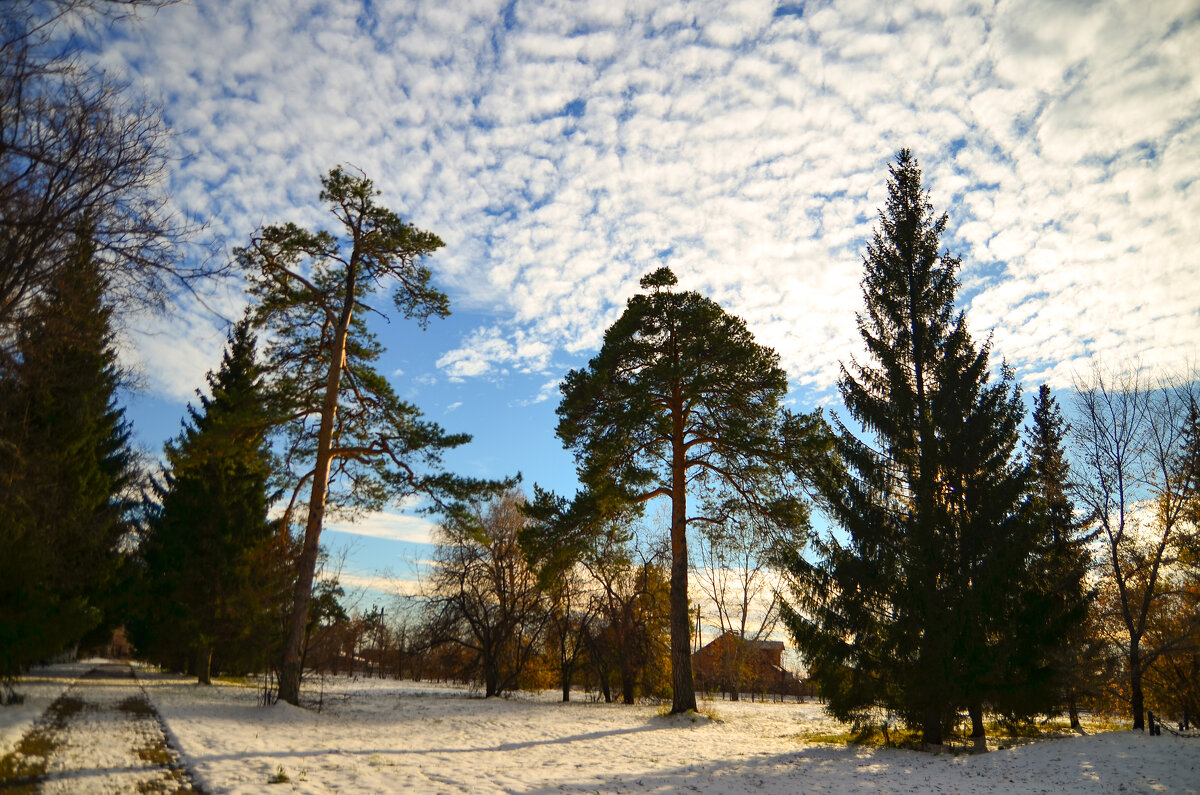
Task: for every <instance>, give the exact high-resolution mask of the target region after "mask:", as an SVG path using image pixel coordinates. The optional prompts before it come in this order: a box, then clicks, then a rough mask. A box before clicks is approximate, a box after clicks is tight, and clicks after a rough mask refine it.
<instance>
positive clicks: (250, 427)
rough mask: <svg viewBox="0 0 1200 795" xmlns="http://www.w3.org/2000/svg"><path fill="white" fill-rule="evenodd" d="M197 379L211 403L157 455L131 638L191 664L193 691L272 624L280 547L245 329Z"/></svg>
mask: <svg viewBox="0 0 1200 795" xmlns="http://www.w3.org/2000/svg"><path fill="white" fill-rule="evenodd" d="M207 380H208V384H209V389H210V390H211V392H212V395H211V397H209V396H206V395H204V394H200V395H199V399H200V406H199V407H198V408H194V407H192V406H191V405H189V406H188V419H187V420H186V421H185V422H184V427H183V431H182V432H181V433H180V434H179V436H177V437H176V438H175V439H174V440H172V441H171V442H170V443H168V445H167V448H166V458H167V469H166V472H165V473H164V476H163V480H162V482H161V483H159V484H157V486H156V490H157V492H158V496H159V499H160V507H159V509H158V510H157V512H156V514H155V516H154V518H153V519H152V521H151V523H150V533H149V537H148V538H147V539H146V541H145V544H144V548H143V556H144V559H145V562H146V577H147V583H148V594H147V595H148V596H149V599H147V600H146V601H147V606H148V607H149V608H150V614H149V615H147V616H145V617H144V618H143V626H142V628H141V633H140V634H141V637H140V638H135V640H141V641H142V642H144V643H146V644H148V645H149V646H150V647H152V648H155V651H156V652H157V655H158V656H160V657H162V658H164V659H163V661H165V662H171V663H173V664H175V665H179V663H180V662H184V661H181V660H180V659H179V656H180V655H181V654H185V653H186V654H191V655H194V656H193V657H192V659H191V660H187V661H186V662H190V663H191V664H192V666H193V670H194V671H195V673H196V675H197V677H198V679H199V681H201V682H203V683H208V682H209V681H210V674H211V666H212V660H213V655H214V652H218V651H219V650H224V651H225V659H226V661H227V662H228V661H229V660H230V659H231V658H236V657H237V654H236V651H237V649H236V648H233V647H235V646H236V645H237V644H239V642H241V643H242V645H245V643H246V642H249V641H250V640H251V636H252V635H255V634H257V633H263V632H267V631H269V627H270V625H271V624H272V623H276V624H277V623H278V622H279V620H280V617H279V615H278V614H277V615H276V616H275V621H274V622H271V621H269V620H265V619H266V616H264V614H263V611H264V610H265V611H266V612H267V614H269V613H270V612H271V607H272V597H271V593H270V590H271V589H270V588H269V586H270V584H271V581H272V577H271V574H272V572H271V571H270V568H271V566H270V565H265V564H264V561H270V560H272V559H273V558H272V556H271V555H270V554H268V553H269V550H268V549H267V548H268V547H272V546H278V545H279V544H280V543H282V542H281V540H280V539H279V538H277V535H278V534H277V533H276V531H275V529H274V527H273V525H272V523H270V522H268V520H267V509H268V494H267V488H268V486H267V483H268V478H269V477H270V474H271V468H272V467H271V452H270V448H269V445H268V442H267V434H268V432H269V430H270V429H271V427H272V421H271V420H272V418H271V413H270V410H269V408H268V403H267V399H266V394H265V391H264V387H263V384H262V368H261V366H260V365H259V363H258V362H257V360H256V357H255V339H254V335H253V333H252V331H251V329H250V323H249V321H248V320H243V321H241V322H240V323H238V324H237V325H235V326H234V328H233V329H232V331H231V332H230V334H229V339H228V344H227V347H226V350H225V353H224V356H223V358H222V360H221V366H220V368H219V369H218V370H217V372H216V373H211V372H210V373H209V374H208V376H207ZM275 601H276V602H278V600H277V599H276V600H275ZM275 608H276V613H278V611H279V610H281V609H282V605H280V604H275ZM172 657H174V658H175V659H171V658H172Z"/></svg>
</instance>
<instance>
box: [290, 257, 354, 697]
mask: <svg viewBox="0 0 1200 795" xmlns="http://www.w3.org/2000/svg"><path fill="white" fill-rule="evenodd" d="M348 279H349V282H350V287H351V289H349V290H348V291H347V295H348V298H347V301H346V306H345V308H344V309H343V311H342V317H341V318H339V323H338V329H337V333H336V334H335V335H334V339H333V349H332V350H331V351H330V354H331V355H330V357H329V375H328V376H327V377H326V379H325V402H324V404H323V405H322V407H321V428H320V430H319V432H318V434H317V461H316V465H315V466H314V467H313V482H312V491H311V492H310V495H309V500H308V521H307V522H306V523H305V526H304V546H303V548H302V549H301V552H300V560H299V561H298V563H297V572H296V589H295V592H294V596H293V598H292V615H291V619H290V624H289V625H288V635H287V642H286V643H285V644H284V647H283V664H282V665H281V666H280V671H279V698H281V699H283V700H284V701H286V702H287V703H289V704H294V705H299V703H300V675H301V669H302V667H303V660H302V655H303V653H304V631H305V628H306V627H307V625H308V606H309V603H310V602H311V601H312V585H313V579H314V577H315V576H316V571H317V553H318V552H319V551H320V545H321V527H322V523H323V521H324V519H325V497H326V496H327V494H328V491H329V470H330V466H331V464H332V463H333V425H334V420H335V418H336V417H337V408H338V389H339V387H340V385H341V379H342V367H343V366H344V365H345V362H346V339H347V337H348V336H349V327H350V311H351V307H353V305H354V298H353V296H354V291H353V289H352V288H353V276H350V277H348Z"/></svg>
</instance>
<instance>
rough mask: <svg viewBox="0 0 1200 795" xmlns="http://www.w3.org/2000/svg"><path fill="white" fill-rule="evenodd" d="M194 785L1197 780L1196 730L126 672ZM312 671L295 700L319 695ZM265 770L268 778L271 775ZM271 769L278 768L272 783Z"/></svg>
mask: <svg viewBox="0 0 1200 795" xmlns="http://www.w3.org/2000/svg"><path fill="white" fill-rule="evenodd" d="M87 667H88V666H87V665H84V664H80V665H76V666H63V667H59V668H56V669H53V670H52V671H50V672H40V673H39V675H36V676H35V677H33V681H32V682H31V683H29V684H23V685H22V686H21V687H20V688H19V689H20V690H21V691H22V692H25V693H26V694H27V700H26V704H25V705H24V706H22V707H19V708H16V710H12V709H0V737H3V740H4V742H5V744H6V746H9V747H11V744H12V742H14V736H19V733H18V732H19V730H21V725H24V726H25V728H28V723H29V722H30V721H31V720H32V717H31V715H33V714H34V712H35V711H36V709H37V706H38V705H41V706H42V708H43V709H44V703H43V702H45V703H49V700H52V699H53V697H54V695H56V694H57V693H58V692H62V690H63V689H64V688H65V687H66V686H67V685H69V684H70V682H71V678H72V675H75V676H78V675H80V674H81V673H82V672H83V671H85V670H86V669H87ZM129 686H130V687H135V688H136V687H139V686H140V688H144V690H145V692H146V693H147V694H148V696H149V698H150V701H151V702H152V703H153V705H154V706H155V707H156V708H157V709H158V711H159V713H160V714H161V716H162V717H163V719H164V721H165V724H166V726H167V728H168V732H169V734H170V736H171V740H172V743H173V744H175V745H177V746H178V748H179V749H180V750H181V751H182V753H183V760H182V761H183V762H184V763H185V764H186V765H187V766H188V767H189V768H190V770H191V771H192V772H193V773H194V774H195V778H196V780H197V782H198V783H199V784H200V785H201V786H203V787H204V788H205V790H207V791H208V792H210V793H213V795H216V794H217V793H268V794H278V793H285V792H305V793H326V792H338V793H360V792H362V793H366V792H372V793H374V792H404V793H408V792H412V793H456V792H524V793H551V792H555V793H558V792H601V793H607V792H638V793H640V792H709V793H750V792H754V793H762V792H768V793H770V792H778V793H785V792H786V793H810V792H877V793H885V792H1006V793H1007V792H1046V793H1058V792H1089V793H1091V792H1122V791H1123V792H1179V793H1189V792H1190V793H1200V740H1191V739H1181V738H1175V737H1171V736H1167V735H1166V734H1164V736H1162V737H1147V736H1145V735H1143V734H1142V733H1140V732H1129V731H1121V732H1110V733H1100V734H1094V735H1091V736H1087V737H1070V738H1065V739H1055V740H1041V741H1038V742H1034V743H1028V744H1025V745H1020V746H1018V747H1015V748H1010V749H1008V750H999V751H996V752H993V753H989V754H985V755H980V756H970V755H966V754H949V753H946V754H940V755H933V754H925V753H918V752H914V751H903V750H893V749H866V748H855V747H845V746H832V745H822V744H818V743H813V742H810V741H807V740H805V739H804V736H811V735H813V734H816V733H826V732H828V733H832V732H838V731H840V730H841V728H842V727H841V726H840V725H839V724H837V723H835V722H833V721H831V720H830V719H829V718H828V717H826V716H825V715H824V713H823V711H822V710H821V708H820V706H818V705H815V704H795V703H787V704H774V703H765V704H764V703H748V702H741V703H731V702H725V701H715V702H703V703H702V705H701V708H702V710H704V711H712V712H714V713H715V716H716V718H717V720H715V721H714V720H710V719H708V718H707V717H705V716H697V717H696V719H695V720H692V719H690V718H689V717H687V716H677V717H674V718H668V717H665V716H663V715H661V714H660V710H659V708H656V707H653V706H636V707H626V706H622V705H617V704H603V703H590V702H587V701H586V700H584V699H583V694H578V695H579V696H580V702H577V703H571V704H562V703H559V702H558V701H557V698H558V694H557V693H552V692H547V693H543V694H537V695H529V694H521V695H518V696H517V697H514V698H510V699H491V700H487V701H485V700H483V699H480V698H478V697H476V695H477V694H473V693H472V692H471V691H469V690H467V689H464V688H456V687H449V686H445V685H429V684H420V683H413V682H395V681H391V680H361V681H354V680H347V679H345V678H336V679H334V678H330V679H327V680H326V681H325V683H324V702H323V706H322V709H321V711H320V712H319V713H318V712H317V711H315V710H314V709H297V708H295V707H291V706H288V705H286V704H277V705H275V706H273V707H268V708H263V707H260V706H258V697H259V693H258V691H257V690H256V689H253V688H250V687H242V686H236V685H232V684H218V685H214V686H212V687H201V686H198V685H196V684H194V682H193V680H191V679H188V678H183V677H177V676H171V675H163V674H158V673H154V672H152V671H150V670H147V669H139V670H138V681H137V682H136V683H132V682H131V684H130V685H129ZM321 689H322V688H321V683H320V681H319V680H315V681H313V682H311V684H309V685H308V686H307V689H306V691H305V695H306V697H307V696H311V697H313V698H316V697H317V695H318V694H319V693H320V692H321ZM273 779H278V782H277V783H272V780H273ZM284 779H286V780H284Z"/></svg>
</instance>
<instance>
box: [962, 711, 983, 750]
mask: <svg viewBox="0 0 1200 795" xmlns="http://www.w3.org/2000/svg"><path fill="white" fill-rule="evenodd" d="M967 714H969V715H970V716H971V740H972V743H973V747H972V748H971V753H973V754H985V753H987V732H986V731H985V730H984V728H983V705H982V704H980V703H978V702H975V703H973V704H971V705H970V706H969V707H967Z"/></svg>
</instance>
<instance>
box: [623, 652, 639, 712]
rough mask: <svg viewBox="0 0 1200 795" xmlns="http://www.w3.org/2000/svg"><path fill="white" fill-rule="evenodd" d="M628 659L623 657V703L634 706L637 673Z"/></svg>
mask: <svg viewBox="0 0 1200 795" xmlns="http://www.w3.org/2000/svg"><path fill="white" fill-rule="evenodd" d="M628 659H629V658H628V657H627V656H625V655H621V703H623V704H633V703H634V697H633V686H634V684H635V683H636V682H637V672H636V671H635V670H634V667H633V665H632V664H631V663H630V662H629V661H628Z"/></svg>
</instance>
